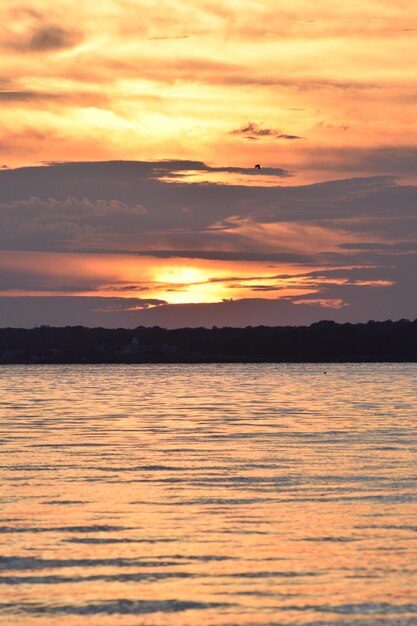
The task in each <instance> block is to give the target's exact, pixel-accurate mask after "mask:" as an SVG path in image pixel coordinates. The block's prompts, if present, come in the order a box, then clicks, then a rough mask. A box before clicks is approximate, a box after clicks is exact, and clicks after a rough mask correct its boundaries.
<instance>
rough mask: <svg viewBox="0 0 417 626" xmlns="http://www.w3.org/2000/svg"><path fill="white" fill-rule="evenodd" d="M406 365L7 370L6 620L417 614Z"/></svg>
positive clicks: (410, 381)
mask: <svg viewBox="0 0 417 626" xmlns="http://www.w3.org/2000/svg"><path fill="white" fill-rule="evenodd" d="M325 371H327V373H325ZM416 371H417V368H416V365H413V364H406V365H396V364H391V365H385V364H383V365H380V364H378V365H368V364H360V365H324V366H323V365H282V364H279V365H270V364H268V365H150V366H147V365H145V366H143V365H138V366H135V365H133V366H125V365H122V366H120V365H119V366H3V367H1V368H0V378H1V380H0V416H1V417H0V431H1V432H0V438H1V453H2V454H1V459H0V465H1V468H0V469H1V522H0V523H1V526H0V555H1V557H0V623H1V624H8V625H9V624H13V625H14V624H24V625H25V626H32V625H35V624H36V625H40V624H42V625H43V624H45V625H51V626H52V625H56V624H60V626H61V625H63V626H81V625H83V626H84V625H94V626H119V625H123V626H125V625H126V626H130V625H134V626H140V625H146V626H165V625H171V624H176V625H181V626H191V625H192V626H195V625H198V626H200V625H214V624H216V625H227V626H232V625H233V626H235V625H246V624H250V625H251V626H255V625H256V626H260V625H263V626H265V625H267V624H268V625H269V626H271V625H276V626H278V625H287V624H291V625H293V624H294V625H295V624H309V625H310V626H312V625H314V626H318V625H319V624H335V625H336V624H337V625H342V624H346V625H347V624H348V625H355V626H370V625H376V624H378V625H386V626H394V625H397V626H398V625H399V626H410V625H412V624H414V625H416V624H417V455H416V451H417V410H416V409H417V386H416V382H415V375H416Z"/></svg>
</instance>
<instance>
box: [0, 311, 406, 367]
mask: <svg viewBox="0 0 417 626" xmlns="http://www.w3.org/2000/svg"><path fill="white" fill-rule="evenodd" d="M415 362H417V320H414V321H409V320H400V321H396V322H392V321H390V320H388V321H384V322H375V321H370V322H367V323H363V324H350V323H347V324H339V323H336V322H332V321H322V322H317V323H315V324H312V325H311V326H275V327H270V326H257V327H251V326H249V327H246V328H232V327H227V328H216V327H213V328H211V329H208V328H179V329H175V330H167V329H164V328H160V327H157V326H154V327H142V326H140V327H138V328H135V329H126V328H116V329H107V328H86V327H83V326H65V327H49V326H41V327H39V328H32V329H23V328H2V329H0V364H48V365H51V364H62V365H69V364H86V365H87V364H89V365H95V364H97V365H98V364H133V363H138V364H139V363H144V364H152V363H156V364H157V363H172V364H175V363H190V364H193V363H194V364H199V363H219V364H221V363H415Z"/></svg>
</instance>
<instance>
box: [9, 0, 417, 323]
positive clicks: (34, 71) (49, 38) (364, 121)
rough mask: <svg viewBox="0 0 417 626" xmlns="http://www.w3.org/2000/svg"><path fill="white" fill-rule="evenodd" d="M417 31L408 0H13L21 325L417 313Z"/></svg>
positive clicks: (12, 120) (12, 278) (416, 9)
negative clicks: (257, 166) (90, 1)
mask: <svg viewBox="0 0 417 626" xmlns="http://www.w3.org/2000/svg"><path fill="white" fill-rule="evenodd" d="M416 40H417V4H413V3H409V2H407V3H406V2H405V1H404V0H395V2H394V1H392V0H389V1H388V0H372V1H371V0H361V2H359V1H358V0H352V1H351V2H350V3H345V2H341V1H339V0H323V1H321V2H320V3H317V2H316V1H315V0H298V1H297V0H291V1H290V0H273V1H272V0H270V1H269V0H239V1H237V0H225V1H222V2H215V1H210V0H204V1H203V0H201V1H200V0H195V1H191V0H187V1H186V0H170V1H169V2H165V1H164V0H160V1H159V2H158V3H156V2H153V1H151V0H147V1H145V0H135V1H133V0H101V2H100V3H87V2H76V3H74V2H72V1H71V2H70V1H67V0H56V1H55V2H53V3H51V2H49V1H47V0H26V1H20V0H3V2H2V3H1V5H0V48H1V57H2V64H1V68H0V107H1V115H0V325H1V326H25V327H33V326H35V325H40V324H50V325H67V324H71V325H72V324H85V325H89V326H95V325H100V326H106V327H112V326H129V327H135V326H138V325H146V326H149V325H160V326H164V327H167V328H175V327H181V326H212V325H216V326H248V325H253V326H254V325H258V324H267V325H281V324H285V325H287V324H310V323H312V322H315V321H318V320H320V319H334V320H336V321H341V322H365V321H368V320H370V319H373V320H385V319H393V320H394V319H401V318H408V319H414V318H416V317H417V295H416V294H417V289H416V286H417V285H416V282H417V281H416V270H417V262H416V261H417V236H416V235H417V232H416V231H417V228H416V226H417V212H416V207H417V140H416V137H417V134H416V131H417V83H416V79H415V77H416V75H417V57H416V55H415V49H416V43H417V41H416ZM256 164H259V165H260V168H255V165H256Z"/></svg>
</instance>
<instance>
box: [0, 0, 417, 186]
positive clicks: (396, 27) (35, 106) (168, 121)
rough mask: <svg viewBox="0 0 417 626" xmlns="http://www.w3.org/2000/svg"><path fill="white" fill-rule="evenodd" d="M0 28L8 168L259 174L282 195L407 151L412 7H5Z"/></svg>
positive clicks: (311, 1)
mask: <svg viewBox="0 0 417 626" xmlns="http://www.w3.org/2000/svg"><path fill="white" fill-rule="evenodd" d="M62 16H65V20H63V19H62ZM0 23H1V24H2V26H1V42H2V50H1V54H2V71H1V79H2V91H1V92H0V98H1V107H2V115H1V119H2V128H1V136H0V149H1V152H2V154H1V159H2V160H3V161H4V163H5V164H6V165H9V166H14V165H22V164H26V163H39V162H42V161H50V160H80V159H82V160H103V159H108V158H111V159H113V158H116V159H159V158H172V157H175V158H185V159H198V160H203V161H205V162H208V163H210V164H216V165H220V164H223V163H224V162H227V163H232V162H233V163H234V164H235V165H240V166H247V165H249V164H252V163H253V162H261V163H263V164H265V165H268V166H277V167H284V168H289V169H292V170H294V169H296V170H297V176H296V178H295V179H293V180H292V181H291V183H292V184H293V183H294V182H295V181H296V182H297V183H298V182H305V181H311V180H320V179H326V178H328V177H331V176H332V175H334V173H335V172H337V175H339V174H340V173H342V174H346V173H359V174H364V173H365V174H366V173H367V172H366V170H365V171H364V163H363V159H361V151H363V150H364V149H372V150H375V149H376V148H380V147H387V146H392V145H396V146H402V147H407V146H410V145H413V142H414V135H415V131H416V126H417V121H416V120H417V100H416V98H415V76H416V71H417V59H416V56H415V43H416V32H417V31H416V29H417V5H415V4H413V3H409V2H405V1H399V0H396V1H395V2H393V1H392V0H391V1H386V0H385V1H384V0H379V1H375V0H374V1H370V0H361V1H360V2H359V1H353V2H350V3H346V2H342V1H338V0H336V1H335V0H327V1H322V2H320V3H317V2H316V1H315V0H304V1H296V0H278V1H276V0H274V1H272V0H271V1H265V0H264V1H262V0H258V1H255V0H250V1H245V0H240V1H239V2H234V1H229V2H227V1H226V2H210V1H207V0H201V1H196V0H194V1H190V0H187V1H181V0H169V1H164V0H161V1H160V2H158V3H154V2H144V1H142V2H141V1H140V0H132V1H129V0H102V1H101V2H100V3H87V2H76V3H74V2H72V1H70V0H57V1H56V2H53V3H51V2H49V1H48V0H26V1H25V2H19V1H17V0H13V1H11V0H9V1H7V0H6V1H5V2H3V3H2V4H1V7H0ZM248 124H254V125H255V129H256V130H257V132H258V133H259V134H256V133H255V134H252V136H253V139H249V135H250V133H241V134H238V133H235V134H234V131H237V130H239V129H244V128H245V127H248ZM268 130H269V131H270V132H269V133H265V134H260V133H262V131H264V132H265V131H268ZM280 135H281V137H280ZM285 136H293V137H295V136H297V137H300V139H286V138H285Z"/></svg>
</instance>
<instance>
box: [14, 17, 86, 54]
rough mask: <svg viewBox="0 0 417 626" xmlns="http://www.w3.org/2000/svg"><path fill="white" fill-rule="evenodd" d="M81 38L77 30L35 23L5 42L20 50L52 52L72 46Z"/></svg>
mask: <svg viewBox="0 0 417 626" xmlns="http://www.w3.org/2000/svg"><path fill="white" fill-rule="evenodd" d="M81 39H82V35H81V33H80V32H79V31H78V30H70V29H67V28H63V27H62V26H59V25H57V24H37V25H36V26H35V27H34V28H32V29H31V30H30V31H29V32H27V33H24V34H23V35H20V36H15V38H14V39H9V41H8V42H6V45H8V47H9V48H12V49H14V50H17V51H20V52H28V53H29V52H30V53H34V52H39V53H41V52H51V51H52V52H53V51H57V50H65V49H67V48H73V47H74V46H75V45H76V44H78V43H79V42H80V41H81Z"/></svg>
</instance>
